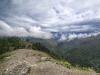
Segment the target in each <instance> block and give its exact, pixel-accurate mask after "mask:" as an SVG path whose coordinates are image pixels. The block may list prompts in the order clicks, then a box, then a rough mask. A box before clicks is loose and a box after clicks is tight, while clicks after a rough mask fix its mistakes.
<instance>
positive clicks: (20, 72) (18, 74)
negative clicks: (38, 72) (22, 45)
mask: <svg viewBox="0 0 100 75" xmlns="http://www.w3.org/2000/svg"><path fill="white" fill-rule="evenodd" d="M30 69H31V66H30V65H29V64H28V63H25V62H24V63H21V64H19V65H16V66H15V67H13V68H9V69H8V70H6V71H5V73H4V74H3V75H28V73H29V71H30Z"/></svg>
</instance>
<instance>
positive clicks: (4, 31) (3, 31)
mask: <svg viewBox="0 0 100 75" xmlns="http://www.w3.org/2000/svg"><path fill="white" fill-rule="evenodd" d="M0 36H19V37H26V36H31V37H35V38H44V39H50V38H52V34H51V33H50V32H44V31H42V29H41V28H40V27H36V26H32V27H30V28H29V29H26V28H24V27H11V26H10V25H8V24H7V23H5V22H4V21H0Z"/></svg>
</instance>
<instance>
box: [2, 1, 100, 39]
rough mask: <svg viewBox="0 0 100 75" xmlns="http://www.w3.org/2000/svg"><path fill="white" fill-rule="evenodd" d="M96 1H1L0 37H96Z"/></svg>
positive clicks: (99, 16)
mask: <svg viewBox="0 0 100 75" xmlns="http://www.w3.org/2000/svg"><path fill="white" fill-rule="evenodd" d="M99 7H100V1H99V0H95V1H93V0H92V1H91V0H77V1H76V0H67V1H66V0H1V1H0V36H31V37H35V38H45V39H49V38H53V37H54V36H53V34H52V32H56V33H61V37H60V39H63V40H66V39H73V38H83V37H89V36H92V35H93V36H94V35H95V36H96V35H97V34H99V32H100V25H99V23H100V22H98V21H100V8H99Z"/></svg>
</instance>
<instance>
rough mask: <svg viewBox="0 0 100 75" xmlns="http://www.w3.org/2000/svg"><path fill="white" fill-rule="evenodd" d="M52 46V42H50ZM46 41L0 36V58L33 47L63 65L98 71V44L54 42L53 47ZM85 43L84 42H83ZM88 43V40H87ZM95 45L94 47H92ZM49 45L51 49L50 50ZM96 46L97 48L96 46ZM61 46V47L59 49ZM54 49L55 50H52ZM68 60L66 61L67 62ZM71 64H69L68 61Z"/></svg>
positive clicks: (99, 61)
mask: <svg viewBox="0 0 100 75" xmlns="http://www.w3.org/2000/svg"><path fill="white" fill-rule="evenodd" d="M50 43H51V44H52V46H53V43H52V42H50ZM50 43H49V45H48V44H47V43H46V45H48V46H46V45H44V44H41V43H39V42H34V41H33V42H31V40H29V39H27V38H18V37H1V38H0V58H1V59H3V57H5V56H4V55H3V54H4V53H7V52H10V51H13V50H16V49H25V48H26V49H34V50H38V51H39V52H45V53H46V54H49V55H50V57H52V58H54V59H55V60H56V61H55V62H56V63H57V64H60V65H64V66H65V67H67V68H77V69H81V70H89V69H90V67H91V68H92V67H93V68H94V69H95V70H96V71H97V72H99V71H100V60H99V59H100V58H99V57H100V51H99V49H100V48H99V45H100V44H99V43H98V45H96V44H93V46H92V48H91V42H90V44H87V41H86V43H85V42H80V41H78V42H77V41H74V43H73V42H63V43H59V44H58V45H57V44H56V43H54V44H55V48H54V47H52V46H51V45H50ZM84 43H85V44H84ZM88 43H89V42H88ZM94 46H96V48H95V47H94ZM50 47H51V50H50ZM97 47H98V48H97ZM61 48H62V49H61ZM53 49H55V50H53ZM65 49H66V50H65ZM67 60H68V62H67ZM69 62H70V63H71V64H70V63H69Z"/></svg>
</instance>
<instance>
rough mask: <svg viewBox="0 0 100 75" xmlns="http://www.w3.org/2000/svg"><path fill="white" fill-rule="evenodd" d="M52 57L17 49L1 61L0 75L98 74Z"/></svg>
mask: <svg viewBox="0 0 100 75" xmlns="http://www.w3.org/2000/svg"><path fill="white" fill-rule="evenodd" d="M50 59H51V58H49V57H46V56H42V55H40V54H37V52H36V53H35V52H34V51H33V50H26V49H20V50H16V51H14V52H11V56H9V57H5V58H4V60H3V61H2V62H0V75H96V73H95V72H83V71H75V70H70V69H67V68H65V67H64V66H62V65H58V64H56V63H54V62H52V61H51V60H50Z"/></svg>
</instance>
